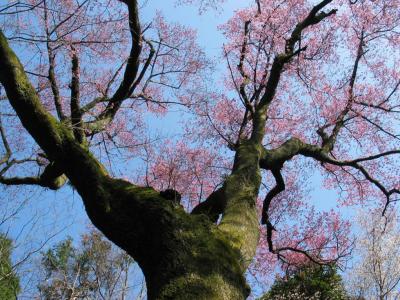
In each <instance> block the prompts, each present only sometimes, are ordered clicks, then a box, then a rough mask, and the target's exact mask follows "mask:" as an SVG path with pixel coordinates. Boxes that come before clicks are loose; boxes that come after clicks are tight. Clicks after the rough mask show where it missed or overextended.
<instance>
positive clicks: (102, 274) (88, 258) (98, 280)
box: [38, 231, 133, 300]
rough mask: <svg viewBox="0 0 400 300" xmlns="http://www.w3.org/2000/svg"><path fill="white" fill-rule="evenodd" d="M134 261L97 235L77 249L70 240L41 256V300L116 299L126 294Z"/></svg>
mask: <svg viewBox="0 0 400 300" xmlns="http://www.w3.org/2000/svg"><path fill="white" fill-rule="evenodd" d="M132 264H133V260H132V258H130V257H129V256H128V255H127V254H125V253H124V252H122V251H119V250H117V249H116V248H115V247H114V246H113V245H112V244H111V243H110V242H109V241H107V240H105V239H104V237H103V236H102V235H101V234H100V233H99V232H97V231H92V232H90V234H87V235H83V236H82V240H81V243H80V245H79V246H78V247H75V246H74V244H73V241H72V239H71V238H67V239H66V240H64V241H61V242H60V243H58V244H57V245H55V246H54V247H53V248H52V249H49V250H48V251H47V252H45V253H43V254H42V268H43V270H44V273H45V278H43V280H42V281H41V283H40V284H39V286H38V290H39V293H40V296H39V297H40V299H44V300H50V299H60V300H63V299H98V298H104V299H117V298H121V296H122V295H125V296H126V294H127V292H128V290H129V287H128V286H127V282H128V280H127V279H128V274H129V269H130V267H131V266H132Z"/></svg>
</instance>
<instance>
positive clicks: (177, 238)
mask: <svg viewBox="0 0 400 300" xmlns="http://www.w3.org/2000/svg"><path fill="white" fill-rule="evenodd" d="M0 70H1V72H0V82H1V83H2V85H3V86H4V88H5V90H6V92H7V97H8V98H9V100H10V103H11V105H12V106H13V108H14V109H15V111H16V113H17V115H18V117H19V118H20V120H21V122H22V124H23V126H24V127H25V128H26V129H27V130H28V132H29V133H30V134H31V135H32V137H33V138H34V139H35V141H36V142H37V143H38V145H39V146H40V147H41V148H42V149H43V150H44V151H45V152H46V154H47V156H48V157H49V159H50V160H51V161H52V162H53V163H54V164H56V165H57V166H58V168H59V170H61V171H60V172H58V173H57V175H58V176H62V174H65V175H66V176H67V177H68V179H69V180H70V182H71V183H72V185H73V186H74V187H75V188H76V190H77V191H78V193H79V194H80V196H81V197H82V200H83V202H84V204H85V208H86V211H87V213H88V215H89V217H90V219H91V220H92V222H93V224H94V225H95V226H96V227H97V228H98V229H100V230H101V231H102V232H103V233H104V234H105V235H106V236H107V237H108V238H109V239H110V240H111V241H113V242H114V243H115V244H117V245H118V246H119V247H121V248H122V249H124V250H126V251H127V252H128V253H129V255H131V256H132V257H133V258H134V259H135V260H136V261H137V262H138V263H139V265H140V267H141V268H142V270H143V272H144V275H145V278H146V282H147V288H148V299H230V300H234V299H245V298H246V297H247V296H248V294H249V292H250V290H249V288H248V286H247V284H246V280H245V278H244V272H245V271H246V269H247V267H248V265H249V264H250V262H251V260H252V258H253V256H254V253H255V250H256V247H257V243H258V237H259V233H258V224H259V222H258V218H257V214H256V207H255V202H256V197H257V194H258V189H259V185H260V171H259V167H258V164H259V159H260V153H261V148H260V146H259V143H258V142H252V141H243V143H242V144H241V145H240V146H239V147H238V149H237V152H236V157H235V164H234V167H233V171H232V174H231V175H230V176H228V178H227V179H226V181H225V183H224V186H223V187H222V189H221V190H219V191H218V193H217V194H218V196H215V194H214V195H212V196H211V197H210V198H212V199H213V203H217V205H216V206H217V207H218V209H213V214H214V216H215V212H217V215H218V214H219V213H221V214H222V219H221V222H220V224H216V222H215V218H213V217H211V215H210V214H209V213H208V211H206V210H203V211H202V210H197V212H196V213H195V214H188V213H186V212H185V211H184V210H183V208H182V207H181V206H180V205H178V204H176V203H174V201H171V200H168V199H166V198H165V197H164V196H162V195H161V194H160V193H159V192H157V191H155V190H154V189H152V188H149V187H139V186H135V185H133V184H131V183H129V182H127V181H124V180H120V179H113V178H111V177H110V176H109V175H108V174H107V171H106V170H105V168H104V167H103V166H102V165H101V164H100V163H99V162H98V161H97V160H96V159H95V158H94V157H93V155H92V154H91V153H90V152H89V150H88V149H87V148H85V146H83V145H81V144H80V143H79V142H78V141H77V140H76V139H75V137H74V134H73V131H72V129H71V128H68V127H67V126H66V125H65V124H63V123H60V122H58V121H57V120H56V119H55V118H54V117H53V116H52V115H51V114H50V113H48V112H47V111H46V110H45V109H44V108H43V106H42V104H41V102H40V100H39V98H38V96H37V94H36V92H35V90H34V88H33V87H32V86H31V84H30V83H29V81H28V79H27V77H26V75H25V72H24V70H23V67H22V65H21V64H20V62H19V60H18V58H17V57H16V55H15V54H14V52H13V51H12V50H11V48H10V47H9V46H8V43H7V41H6V39H5V37H4V35H3V34H2V33H1V31H0ZM206 202H207V201H206Z"/></svg>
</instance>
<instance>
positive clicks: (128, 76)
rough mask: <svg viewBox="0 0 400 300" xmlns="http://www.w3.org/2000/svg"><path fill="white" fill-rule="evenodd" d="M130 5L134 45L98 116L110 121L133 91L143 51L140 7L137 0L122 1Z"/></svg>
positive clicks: (102, 119) (130, 23)
mask: <svg viewBox="0 0 400 300" xmlns="http://www.w3.org/2000/svg"><path fill="white" fill-rule="evenodd" d="M121 2H124V3H125V4H126V5H127V6H128V11H129V29H130V33H131V38H132V47H131V51H130V54H129V58H128V62H127V64H126V68H125V72H124V76H123V79H122V82H121V84H120V86H119V87H118V89H117V90H116V91H115V93H114V95H113V96H112V97H111V99H110V100H109V103H108V105H107V107H106V109H105V111H104V112H103V113H102V114H101V115H100V116H99V117H98V120H99V121H103V123H105V124H106V123H109V122H110V121H111V120H112V119H113V118H114V116H115V114H116V113H117V111H118V109H119V108H120V107H121V104H122V102H123V101H124V100H125V99H127V98H128V97H129V96H130V94H129V93H132V90H131V87H132V84H133V82H134V80H135V79H136V76H137V73H138V70H139V64H140V61H139V58H140V53H141V51H142V37H141V27H140V22H139V8H138V4H137V1H136V0H132V1H121Z"/></svg>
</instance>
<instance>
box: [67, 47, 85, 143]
mask: <svg viewBox="0 0 400 300" xmlns="http://www.w3.org/2000/svg"><path fill="white" fill-rule="evenodd" d="M71 62H72V79H71V86H70V88H71V125H72V130H73V132H74V136H75V138H76V140H77V141H78V142H79V143H80V144H82V143H83V142H84V140H85V134H84V131H83V127H82V125H83V124H82V113H81V110H80V104H79V102H80V99H79V96H80V95H79V92H80V90H79V89H80V87H79V73H80V70H79V58H78V54H77V52H76V50H75V49H74V48H73V47H72V60H71Z"/></svg>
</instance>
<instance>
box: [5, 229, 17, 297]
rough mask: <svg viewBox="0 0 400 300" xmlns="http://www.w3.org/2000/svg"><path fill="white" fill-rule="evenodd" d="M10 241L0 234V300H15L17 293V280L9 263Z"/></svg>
mask: <svg viewBox="0 0 400 300" xmlns="http://www.w3.org/2000/svg"><path fill="white" fill-rule="evenodd" d="M11 251H12V241H11V240H10V239H8V238H7V237H6V236H5V235H3V234H0V299H2V300H11V299H16V298H17V294H18V292H19V289H20V286H19V278H18V276H17V275H16V274H15V272H14V270H13V268H12V263H11Z"/></svg>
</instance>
